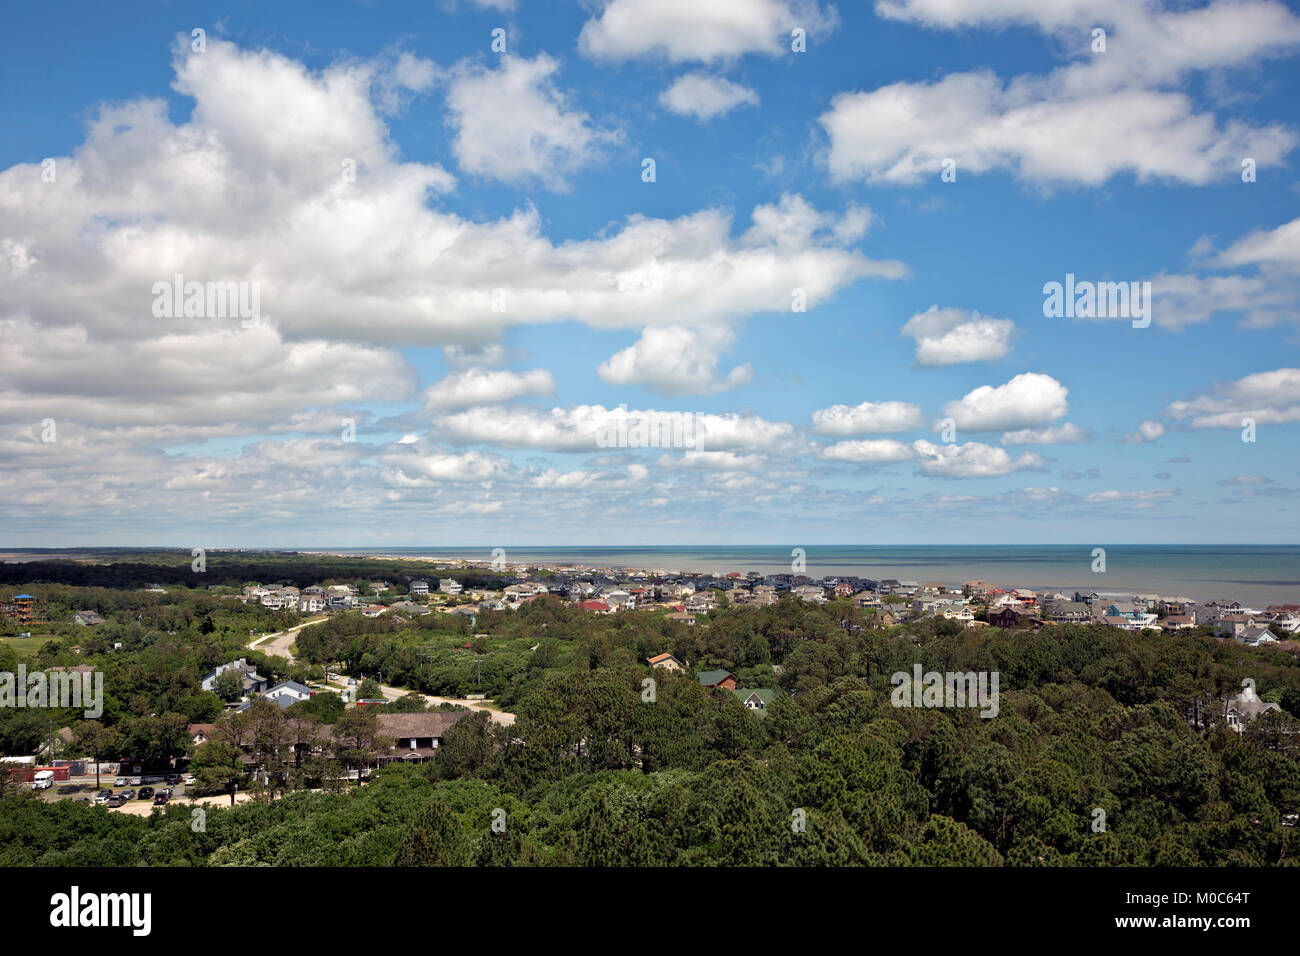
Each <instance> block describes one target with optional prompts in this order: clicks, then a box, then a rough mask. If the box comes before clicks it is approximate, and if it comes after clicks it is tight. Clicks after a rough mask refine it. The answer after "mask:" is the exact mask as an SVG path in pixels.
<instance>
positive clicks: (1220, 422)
mask: <svg viewBox="0 0 1300 956" xmlns="http://www.w3.org/2000/svg"><path fill="white" fill-rule="evenodd" d="M1165 414H1166V415H1168V416H1170V417H1171V418H1175V419H1177V420H1178V421H1186V422H1188V424H1190V425H1191V427H1193V428H1242V427H1244V425H1243V419H1246V418H1249V419H1252V420H1253V421H1254V422H1255V424H1256V425H1278V424H1283V423H1285V422H1295V421H1300V368H1279V369H1276V370H1274V371H1272V372H1255V373H1254V374H1252V375H1247V376H1245V377H1244V378H1240V379H1237V380H1236V381H1235V382H1227V383H1221V384H1218V385H1216V386H1214V388H1212V389H1211V390H1210V391H1209V393H1208V394H1205V395H1202V396H1200V397H1198V398H1191V399H1181V400H1179V401H1176V402H1171V403H1170V405H1169V407H1168V408H1166V409H1165Z"/></svg>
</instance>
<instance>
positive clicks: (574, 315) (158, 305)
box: [0, 0, 1300, 547]
mask: <svg viewBox="0 0 1300 956" xmlns="http://www.w3.org/2000/svg"><path fill="white" fill-rule="evenodd" d="M325 9H328V13H324V12H322V11H323V10H325ZM5 27H6V28H5V30H4V31H3V34H2V35H0V84H2V85H3V88H4V89H5V90H6V95H5V96H4V97H3V98H2V99H0V129H2V130H3V136H0V546H8V547H75V546H90V545H163V544H165V545H173V546H186V547H189V546H203V547H336V546H346V545H354V546H375V547H382V546H385V545H392V546H399V545H403V546H435V545H439V544H442V545H452V544H456V545H470V544H475V545H476V544H482V543H492V544H515V545H520V546H522V545H566V544H567V545H613V544H617V545H657V544H663V545H667V544H679V545H689V544H785V543H789V544H790V545H791V546H800V545H807V544H874V543H880V544H907V543H916V544H928V543H966V544H1012V543H1084V544H1087V543H1106V542H1109V543H1293V542H1294V540H1295V534H1294V528H1295V524H1296V522H1295V518H1296V513H1297V512H1296V506H1297V501H1296V496H1297V494H1300V457H1297V455H1296V453H1295V449H1296V445H1297V437H1300V361H1298V360H1297V357H1296V347H1297V344H1300V338H1298V334H1297V322H1298V321H1300V313H1298V311H1297V301H1300V300H1298V299H1297V292H1300V176H1297V172H1296V162H1297V158H1298V157H1300V117H1297V115H1296V114H1297V106H1296V104H1297V103H1298V102H1300V71H1297V70H1296V58H1297V55H1298V54H1300V11H1298V10H1297V9H1296V8H1294V7H1292V6H1288V5H1286V4H1282V3H1278V2H1271V0H1214V2H1210V3H1205V2H1188V3H1181V2H1165V3H1161V2H1146V3H1140V2H1135V0H1089V2H1086V3H1085V2H1082V0H1060V2H1054V3H1050V4H1048V3H1043V2H1041V0H983V2H979V0H875V2H868V0H839V2H834V3H830V2H811V0H710V2H709V3H699V2H686V0H589V2H568V0H555V2H548V3H544V4H543V3H540V2H532V0H454V2H452V0H442V2H437V0H433V2H429V0H426V2H422V3H418V4H417V3H399V2H393V3H379V2H373V3H346V2H341V3H334V4H330V5H328V7H325V6H324V5H321V4H318V3H283V4H275V5H274V6H273V7H271V6H268V5H264V4H252V3H229V2H227V3H183V2H175V3H167V4H136V3H129V2H128V3H122V4H115V5H112V7H111V8H107V7H104V6H103V5H92V4H88V3H73V4H71V5H69V6H68V7H67V8H66V9H65V10H64V13H63V14H62V15H61V16H59V17H51V16H50V15H49V13H48V11H46V10H42V9H41V8H39V6H36V7H34V6H31V5H25V6H18V7H13V8H11V9H10V10H8V11H7V12H6V14H5ZM1067 277H1070V278H1068V279H1067ZM1052 283H1058V284H1059V285H1060V286H1061V290H1060V292H1059V293H1057V294H1056V295H1055V298H1056V299H1057V300H1058V302H1063V300H1064V298H1066V293H1065V291H1064V289H1065V288H1066V287H1067V286H1068V287H1069V288H1071V289H1072V290H1073V296H1071V302H1070V305H1071V306H1074V307H1073V308H1064V307H1062V308H1060V309H1056V308H1053V307H1052V302H1051V301H1050V300H1052V299H1053V298H1054V295H1053V289H1052V285H1051V284H1052ZM1106 284H1109V285H1106ZM1097 288H1100V289H1101V291H1102V294H1101V296H1100V298H1099V304H1098V305H1097V306H1096V307H1095V308H1094V309H1092V310H1091V311H1092V314H1089V310H1088V309H1087V304H1088V303H1087V301H1086V300H1085V298H1082V297H1084V296H1087V295H1089V294H1090V293H1091V292H1092V291H1094V290H1095V289H1097ZM1121 291H1122V292H1123V293H1124V294H1125V295H1126V297H1127V299H1128V301H1127V308H1125V301H1124V299H1122V298H1120V293H1121ZM652 435H653V437H651V436H652Z"/></svg>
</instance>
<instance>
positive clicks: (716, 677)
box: [695, 670, 735, 687]
mask: <svg viewBox="0 0 1300 956" xmlns="http://www.w3.org/2000/svg"><path fill="white" fill-rule="evenodd" d="M695 676H696V677H697V678H699V681H700V683H701V684H703V685H704V686H705V687H714V686H716V685H718V684H721V683H722V682H723V681H724V680H726V679H727V678H728V677H730V678H731V679H732V680H735V675H734V674H732V673H731V671H723V670H714V671H700V672H699V673H698V674H696V675H695Z"/></svg>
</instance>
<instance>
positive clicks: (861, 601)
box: [853, 591, 880, 607]
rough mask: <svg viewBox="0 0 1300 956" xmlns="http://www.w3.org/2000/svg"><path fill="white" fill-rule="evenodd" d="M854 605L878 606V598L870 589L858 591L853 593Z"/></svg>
mask: <svg viewBox="0 0 1300 956" xmlns="http://www.w3.org/2000/svg"><path fill="white" fill-rule="evenodd" d="M853 606H854V607H879V606H880V598H879V597H877V596H876V594H875V593H874V592H872V591H859V592H858V593H857V594H855V595H853Z"/></svg>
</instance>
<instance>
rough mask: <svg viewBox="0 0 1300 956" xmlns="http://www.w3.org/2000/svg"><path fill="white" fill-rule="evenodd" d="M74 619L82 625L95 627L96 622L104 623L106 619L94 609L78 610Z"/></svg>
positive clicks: (73, 616)
mask: <svg viewBox="0 0 1300 956" xmlns="http://www.w3.org/2000/svg"><path fill="white" fill-rule="evenodd" d="M72 620H73V621H75V622H76V623H78V624H80V625H81V626H82V627H93V626H94V625H96V624H103V623H104V619H103V618H102V617H100V616H99V615H98V614H96V613H95V612H94V611H78V612H77V613H76V614H74V615H72Z"/></svg>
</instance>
